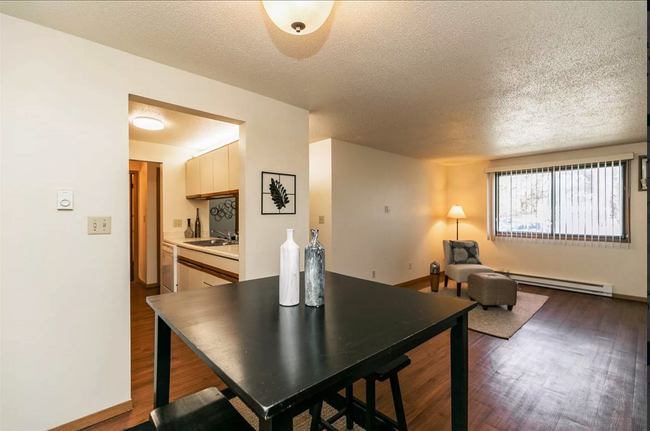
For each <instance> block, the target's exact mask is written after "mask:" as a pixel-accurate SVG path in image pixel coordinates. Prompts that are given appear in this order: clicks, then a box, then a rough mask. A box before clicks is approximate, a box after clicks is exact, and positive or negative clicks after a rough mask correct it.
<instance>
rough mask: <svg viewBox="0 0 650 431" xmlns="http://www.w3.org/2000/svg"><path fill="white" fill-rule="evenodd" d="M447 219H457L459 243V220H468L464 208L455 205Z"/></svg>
mask: <svg viewBox="0 0 650 431" xmlns="http://www.w3.org/2000/svg"><path fill="white" fill-rule="evenodd" d="M447 218H455V219H456V241H458V220H459V219H461V218H467V217H466V216H465V211H463V207H461V206H460V205H454V206H452V207H451V209H450V210H449V213H448V214H447Z"/></svg>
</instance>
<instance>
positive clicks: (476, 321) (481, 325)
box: [420, 282, 548, 340]
mask: <svg viewBox="0 0 650 431" xmlns="http://www.w3.org/2000/svg"><path fill="white" fill-rule="evenodd" d="M449 284H450V286H449V287H447V288H445V287H444V285H443V284H442V283H441V284H440V287H439V288H438V292H431V288H430V287H427V288H424V289H420V292H426V293H430V294H432V295H444V296H453V297H454V298H456V297H457V296H456V285H455V284H454V283H453V282H452V283H449ZM451 285H453V286H451ZM460 299H465V300H467V301H469V300H470V299H469V296H468V295H467V289H461V291H460ZM547 300H548V296H544V295H536V294H534V293H526V292H522V291H521V290H520V291H518V292H517V305H515V306H514V307H513V309H512V311H508V308H507V307H506V306H491V307H488V309H487V310H483V307H481V306H480V305H479V306H477V307H476V308H474V309H473V310H472V311H470V312H469V329H471V330H472V331H476V332H481V333H483V334H487V335H491V336H493V337H497V338H503V339H506V340H508V339H510V337H512V336H513V335H515V333H516V332H517V331H519V330H520V329H521V327H522V326H524V325H525V324H526V322H528V321H529V320H530V319H531V317H533V316H534V315H535V313H537V312H538V311H539V309H540V308H542V306H543V305H544V304H545V303H546V301H547Z"/></svg>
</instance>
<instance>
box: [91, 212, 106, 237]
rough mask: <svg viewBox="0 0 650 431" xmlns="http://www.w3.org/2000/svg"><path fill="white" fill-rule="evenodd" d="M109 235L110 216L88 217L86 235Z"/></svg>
mask: <svg viewBox="0 0 650 431" xmlns="http://www.w3.org/2000/svg"><path fill="white" fill-rule="evenodd" d="M110 233H111V216H92V217H88V235H108V234H110Z"/></svg>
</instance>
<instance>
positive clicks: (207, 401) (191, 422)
mask: <svg viewBox="0 0 650 431" xmlns="http://www.w3.org/2000/svg"><path fill="white" fill-rule="evenodd" d="M149 423H150V424H151V426H152V427H150V429H151V430H156V431H231V430H238V431H240V430H241V431H255V430H254V428H253V427H252V426H250V425H249V424H248V422H246V419H244V417H243V416H242V415H240V414H239V412H238V411H237V410H236V409H235V408H234V407H233V406H232V404H230V402H229V401H228V399H227V398H226V397H225V396H224V395H223V394H222V393H221V392H219V390H218V389H217V388H207V389H204V390H202V391H200V392H197V393H195V394H192V395H188V396H186V397H184V398H181V399H179V400H176V401H174V402H173V403H170V404H167V405H166V406H163V407H158V408H157V409H155V410H154V411H152V412H151V414H150V415H149Z"/></svg>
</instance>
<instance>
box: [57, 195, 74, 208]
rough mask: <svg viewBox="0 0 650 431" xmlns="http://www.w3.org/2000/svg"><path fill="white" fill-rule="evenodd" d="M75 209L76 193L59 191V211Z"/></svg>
mask: <svg viewBox="0 0 650 431" xmlns="http://www.w3.org/2000/svg"><path fill="white" fill-rule="evenodd" d="M73 208H74V192H73V191H72V190H59V191H58V192H57V195H56V209H57V210H72V209H73Z"/></svg>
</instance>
